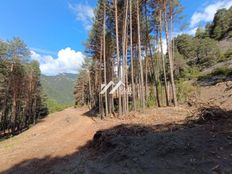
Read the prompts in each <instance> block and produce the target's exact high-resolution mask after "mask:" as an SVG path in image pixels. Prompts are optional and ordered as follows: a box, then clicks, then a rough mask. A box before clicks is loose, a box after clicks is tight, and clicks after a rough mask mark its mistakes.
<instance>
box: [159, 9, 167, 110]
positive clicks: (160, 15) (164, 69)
mask: <svg viewBox="0 0 232 174" xmlns="http://www.w3.org/2000/svg"><path fill="white" fill-rule="evenodd" d="M162 27H163V23H162V11H161V10H159V41H160V48H161V50H160V51H161V58H162V69H163V75H164V90H165V98H166V105H167V106H169V97H168V86H167V75H166V61H165V55H164V51H163V41H162V33H163V29H162Z"/></svg>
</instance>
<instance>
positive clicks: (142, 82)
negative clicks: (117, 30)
mask: <svg viewBox="0 0 232 174" xmlns="http://www.w3.org/2000/svg"><path fill="white" fill-rule="evenodd" d="M137 25H138V26H137V27H138V46H139V65H140V78H141V98H142V101H141V102H142V109H143V110H144V109H145V96H144V79H143V64H142V56H141V40H140V9H139V0H137Z"/></svg>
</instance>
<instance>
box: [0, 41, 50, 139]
mask: <svg viewBox="0 0 232 174" xmlns="http://www.w3.org/2000/svg"><path fill="white" fill-rule="evenodd" d="M29 55H30V51H29V49H28V47H27V46H26V45H25V43H24V42H23V41H22V40H20V39H19V38H14V39H12V40H10V41H7V42H6V41H0V136H4V135H5V134H15V133H17V132H20V131H21V130H23V129H25V128H28V127H29V125H30V124H35V123H36V122H37V120H38V119H40V118H42V117H44V116H46V115H47V113H48V110H47V106H46V103H45V99H46V96H45V95H44V94H43V93H42V88H41V84H40V69H39V63H38V62H36V61H28V57H29Z"/></svg>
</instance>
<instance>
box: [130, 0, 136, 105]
mask: <svg viewBox="0 0 232 174" xmlns="http://www.w3.org/2000/svg"><path fill="white" fill-rule="evenodd" d="M132 15H133V13H132V0H130V51H131V83H132V84H131V86H132V97H133V109H134V110H136V104H135V83H134V58H133V56H134V55H133V29H132V22H133V21H132Z"/></svg>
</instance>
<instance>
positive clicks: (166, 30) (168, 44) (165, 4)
mask: <svg viewBox="0 0 232 174" xmlns="http://www.w3.org/2000/svg"><path fill="white" fill-rule="evenodd" d="M163 5H164V21H165V35H166V42H167V52H168V60H169V66H170V80H171V85H172V94H173V103H174V106H177V99H176V87H175V82H174V74H173V58H172V54H171V51H172V50H171V48H170V43H169V27H168V16H167V8H166V6H167V2H166V0H164V4H163Z"/></svg>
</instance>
